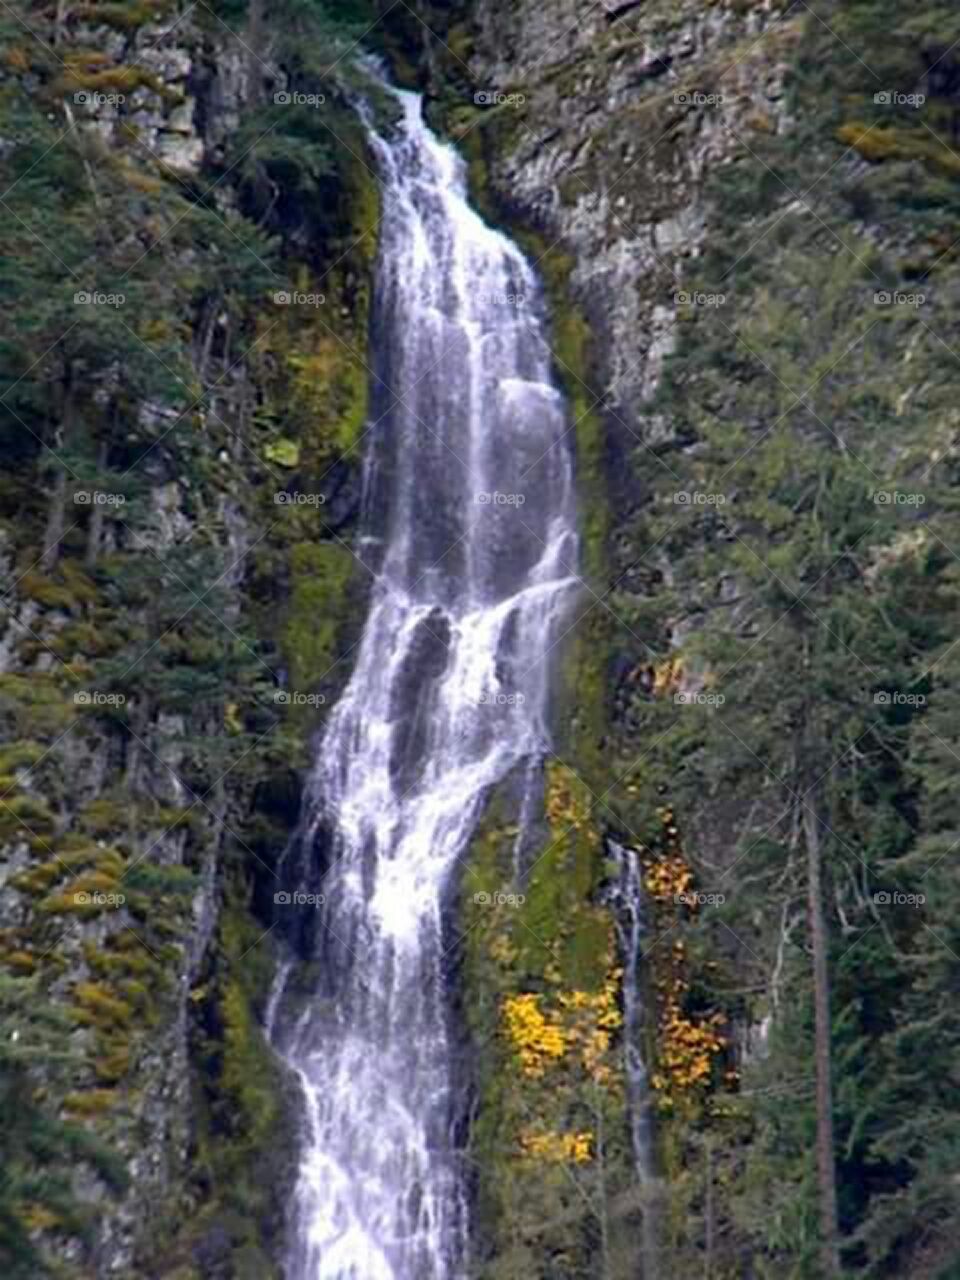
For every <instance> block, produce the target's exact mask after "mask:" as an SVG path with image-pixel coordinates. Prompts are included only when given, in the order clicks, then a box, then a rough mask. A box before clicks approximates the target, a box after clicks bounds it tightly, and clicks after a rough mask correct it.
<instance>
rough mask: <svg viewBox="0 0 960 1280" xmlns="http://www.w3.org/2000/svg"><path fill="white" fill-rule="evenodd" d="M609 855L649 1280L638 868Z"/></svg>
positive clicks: (650, 1186)
mask: <svg viewBox="0 0 960 1280" xmlns="http://www.w3.org/2000/svg"><path fill="white" fill-rule="evenodd" d="M608 851H609V853H610V857H611V860H612V861H613V862H614V863H616V866H617V868H618V870H619V876H618V877H617V879H616V880H615V881H614V882H613V883H612V884H611V885H610V887H609V890H608V894H609V901H610V903H611V905H612V906H613V908H614V911H615V914H616V921H617V935H618V940H619V944H620V954H621V955H622V957H623V1059H624V1062H623V1065H624V1076H625V1078H626V1084H627V1112H628V1116H629V1121H630V1139H631V1147H632V1150H633V1167H634V1170H635V1172H636V1176H637V1186H638V1187H639V1188H640V1194H641V1197H642V1200H641V1213H642V1224H643V1225H642V1233H641V1241H640V1246H641V1274H642V1276H643V1277H644V1280H654V1278H655V1277H656V1276H657V1275H658V1274H659V1267H658V1244H657V1217H658V1204H657V1197H658V1183H657V1176H656V1166H655V1161H654V1155H653V1116H652V1099H651V1093H650V1084H649V1080H648V1077H647V1068H646V1064H645V1063H644V1060H643V1033H644V1006H643V997H642V989H641V985H640V983H641V978H640V962H641V956H642V954H643V937H644V915H643V904H644V888H643V868H642V867H641V865H640V855H639V853H638V852H637V850H636V849H630V848H627V847H626V846H624V845H622V844H618V843H617V841H615V840H611V841H610V842H609V845H608Z"/></svg>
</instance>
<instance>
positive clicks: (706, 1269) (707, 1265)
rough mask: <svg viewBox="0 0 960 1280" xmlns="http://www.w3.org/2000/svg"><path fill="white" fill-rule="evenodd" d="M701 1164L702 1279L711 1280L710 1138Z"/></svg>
mask: <svg viewBox="0 0 960 1280" xmlns="http://www.w3.org/2000/svg"><path fill="white" fill-rule="evenodd" d="M703 1166H704V1181H705V1183H706V1185H705V1187H704V1206H703V1217H704V1235H705V1237H706V1240H705V1255H706V1256H705V1257H704V1260H703V1275H704V1280H711V1278H712V1276H713V1249H714V1243H713V1238H714V1235H715V1231H716V1228H715V1224H714V1207H713V1148H712V1147H711V1145H710V1139H709V1138H707V1139H705V1141H704V1144H703Z"/></svg>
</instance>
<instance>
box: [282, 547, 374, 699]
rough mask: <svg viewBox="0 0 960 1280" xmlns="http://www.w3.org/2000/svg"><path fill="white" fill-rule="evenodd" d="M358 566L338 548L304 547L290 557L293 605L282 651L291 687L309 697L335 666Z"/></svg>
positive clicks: (348, 555) (289, 611) (347, 552)
mask: <svg viewBox="0 0 960 1280" xmlns="http://www.w3.org/2000/svg"><path fill="white" fill-rule="evenodd" d="M355 571H356V560H355V559H354V557H353V556H352V555H351V553H350V552H349V550H348V549H347V548H346V547H345V546H341V545H340V544H339V543H334V542H317V543H301V544H300V545H299V546H296V547H294V548H293V549H292V551H291V553H290V604H289V609H288V613H287V619H286V623H285V625H284V627H283V631H282V634H281V649H282V652H283V655H284V660H285V662H286V665H287V668H288V670H289V672H290V684H291V687H292V688H293V689H295V690H297V691H299V692H305V691H307V690H308V689H310V688H312V687H314V686H315V685H316V683H317V681H318V679H320V678H322V677H323V676H324V675H325V674H326V673H327V672H328V671H329V670H330V668H331V667H332V666H333V664H334V662H335V661H336V657H337V641H338V637H339V635H340V633H341V628H342V627H343V625H344V623H345V621H346V618H347V609H348V603H349V599H348V598H349V594H350V586H351V584H352V581H353V577H354V573H355Z"/></svg>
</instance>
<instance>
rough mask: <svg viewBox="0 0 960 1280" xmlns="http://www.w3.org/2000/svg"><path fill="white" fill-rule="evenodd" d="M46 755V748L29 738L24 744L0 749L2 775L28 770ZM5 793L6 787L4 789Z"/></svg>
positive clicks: (17, 743)
mask: <svg viewBox="0 0 960 1280" xmlns="http://www.w3.org/2000/svg"><path fill="white" fill-rule="evenodd" d="M45 754H46V747H44V746H42V745H41V744H40V743H39V742H32V741H31V740H30V739H29V738H27V739H25V740H24V741H23V742H14V743H11V744H10V746H8V747H0V773H2V774H7V773H11V772H12V771H13V770H14V769H28V768H29V767H30V766H31V765H34V764H36V763H37V761H38V760H39V759H40V758H41V756H43V755H45ZM2 789H3V790H4V791H5V790H6V789H7V788H6V787H3V788H2Z"/></svg>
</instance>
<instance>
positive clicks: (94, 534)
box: [84, 440, 107, 569]
mask: <svg viewBox="0 0 960 1280" xmlns="http://www.w3.org/2000/svg"><path fill="white" fill-rule="evenodd" d="M106 465H107V446H106V443H105V442H104V441H103V440H101V441H100V444H99V446H98V447H97V474H98V475H99V474H101V473H102V472H103V470H104V469H105V467H106ZM102 537H103V503H102V502H94V504H93V509H92V511H91V512H90V528H89V529H88V531H87V551H86V555H85V556H84V563H85V564H86V566H87V568H88V569H92V568H93V566H94V565H95V564H96V563H97V556H98V555H99V554H100V540H101V538H102Z"/></svg>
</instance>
